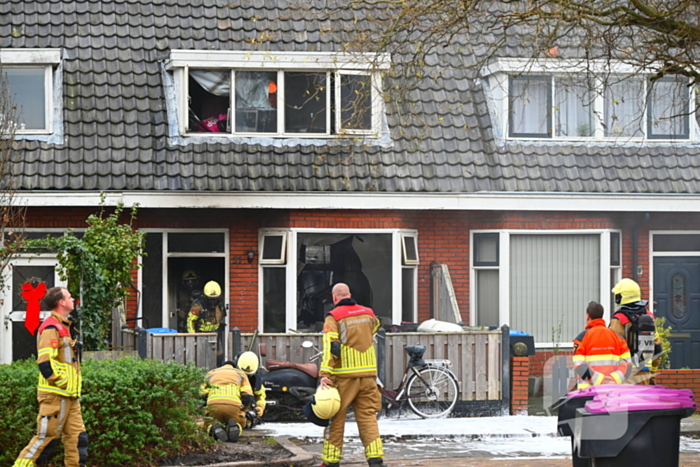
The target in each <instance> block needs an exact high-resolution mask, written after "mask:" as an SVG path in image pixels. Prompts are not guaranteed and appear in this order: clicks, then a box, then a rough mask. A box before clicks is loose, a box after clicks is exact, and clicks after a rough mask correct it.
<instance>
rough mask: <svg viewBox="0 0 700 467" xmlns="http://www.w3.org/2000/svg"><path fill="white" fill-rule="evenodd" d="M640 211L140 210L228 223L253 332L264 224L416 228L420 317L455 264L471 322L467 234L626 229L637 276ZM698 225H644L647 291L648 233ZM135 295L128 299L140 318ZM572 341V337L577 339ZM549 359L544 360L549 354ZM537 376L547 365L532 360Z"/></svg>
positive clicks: (44, 219)
mask: <svg viewBox="0 0 700 467" xmlns="http://www.w3.org/2000/svg"><path fill="white" fill-rule="evenodd" d="M96 211H97V208H89V207H76V208H31V209H29V210H28V221H27V226H28V227H85V219H86V218H87V216H88V215H90V214H92V213H94V212H96ZM641 218H642V214H640V213H595V212H592V213H588V212H586V213H571V212H494V211H417V210H416V211H375V210H371V209H367V210H352V211H350V210H327V211H314V210H252V209H251V210H233V209H145V208H143V209H140V210H139V216H138V219H137V221H136V224H135V226H136V227H139V228H172V229H174V228H226V229H228V230H229V232H230V235H229V237H230V244H229V248H230V259H229V269H230V277H229V280H230V284H231V289H230V298H231V309H232V313H230V314H229V316H230V317H231V325H232V326H238V327H239V328H241V329H242V330H244V331H251V330H252V329H254V328H255V327H257V322H258V310H257V308H258V286H259V280H258V266H257V260H258V258H257V257H256V258H255V261H254V262H253V263H252V264H249V263H248V261H247V259H246V257H245V251H246V250H248V249H249V248H253V249H255V250H256V252H257V251H258V231H259V229H260V228H262V227H282V228H284V227H294V228H327V229H397V228H401V229H414V230H417V231H418V252H419V257H420V262H421V264H420V266H419V267H418V292H417V295H418V297H417V299H418V318H419V321H422V320H426V319H429V318H430V278H431V276H430V273H431V270H430V264H431V262H433V261H435V262H437V263H441V264H446V265H448V267H449V269H450V274H451V276H452V281H453V285H454V288H455V293H456V297H457V302H458V304H459V307H460V311H461V312H462V317H463V319H464V320H465V321H466V322H469V306H470V303H469V251H470V250H469V248H470V245H469V234H470V231H472V230H477V229H478V230H483V229H513V230H516V229H528V230H540V229H541V230H544V231H546V230H551V229H556V230H565V229H602V228H611V229H621V230H622V242H623V246H622V256H623V275H624V276H631V275H632V263H633V261H632V259H633V258H632V227H633V226H634V225H635V223H637V222H638V221H639V220H640V219H641ZM668 229H671V230H682V229H688V230H691V229H696V230H700V214H692V213H691V214H688V213H683V214H652V216H651V220H650V222H647V223H645V224H642V225H641V226H640V228H639V237H638V238H639V245H638V248H639V256H638V264H639V265H640V266H642V268H643V272H642V274H641V275H640V276H638V282H639V283H640V286H641V287H642V293H643V295H644V296H645V297H646V296H648V292H649V279H648V272H649V264H648V260H649V248H650V246H649V241H648V233H649V230H668ZM135 307H136V300H135V299H132V300H130V301H129V316H130V317H133V316H135V309H136V308H135ZM571 337H572V338H573V336H571ZM545 360H546V359H545ZM532 363H533V365H534V367H533V368H532V371H533V373H534V374H537V372H539V371H541V365H540V363H538V362H537V361H536V360H533V362H532Z"/></svg>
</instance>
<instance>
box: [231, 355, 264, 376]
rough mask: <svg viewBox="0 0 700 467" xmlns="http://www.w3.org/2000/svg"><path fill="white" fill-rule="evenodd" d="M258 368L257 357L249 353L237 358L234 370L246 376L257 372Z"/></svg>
mask: <svg viewBox="0 0 700 467" xmlns="http://www.w3.org/2000/svg"><path fill="white" fill-rule="evenodd" d="M259 366H260V363H259V362H258V356H257V355H255V354H254V353H253V352H250V351H247V352H243V353H242V354H240V355H239V356H238V360H236V368H238V369H239V370H241V371H243V372H245V373H246V374H248V375H252V374H254V373H255V372H256V371H258V367H259Z"/></svg>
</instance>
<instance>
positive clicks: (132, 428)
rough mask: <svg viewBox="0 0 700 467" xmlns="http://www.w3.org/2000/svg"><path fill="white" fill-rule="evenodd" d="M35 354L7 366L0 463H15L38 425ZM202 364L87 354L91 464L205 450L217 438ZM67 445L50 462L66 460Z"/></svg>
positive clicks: (150, 461) (0, 395)
mask: <svg viewBox="0 0 700 467" xmlns="http://www.w3.org/2000/svg"><path fill="white" fill-rule="evenodd" d="M37 379H38V370H37V367H36V362H34V361H30V360H28V361H21V362H15V363H13V364H12V365H9V366H8V365H3V366H0V380H2V381H11V382H12V384H3V385H2V386H1V387H0V405H2V406H4V407H8V408H10V410H5V411H3V413H4V415H0V423H1V424H2V425H1V426H3V428H4V429H3V430H2V431H0V465H12V462H13V461H14V458H15V457H16V456H17V455H18V454H19V452H20V451H21V450H22V448H24V446H25V445H26V444H27V442H28V441H29V439H30V438H31V437H32V436H33V434H34V432H35V430H36V416H37V410H38V405H37V402H36V383H37ZM203 383H204V372H203V371H202V369H200V368H197V367H195V366H192V365H187V366H185V365H180V364H177V363H168V364H166V363H163V362H161V361H157V360H134V359H130V358H126V359H122V360H117V361H94V360H87V361H85V362H84V364H83V396H82V397H81V400H80V401H81V405H82V409H83V421H84V422H85V427H86V430H87V433H88V437H89V439H90V445H89V448H88V463H87V464H88V465H90V466H102V467H110V466H124V465H129V466H134V467H136V466H153V465H158V463H159V461H160V460H161V459H162V458H165V457H174V456H176V455H182V454H185V453H187V452H190V451H194V450H201V449H203V448H205V447H206V446H208V445H209V444H210V443H211V440H210V438H209V437H208V436H206V434H205V433H204V432H203V430H202V429H201V428H200V427H199V426H198V425H197V423H196V422H197V420H198V419H201V418H202V413H203V412H202V409H201V408H200V399H199V389H200V387H201V385H202V384H203ZM62 452H63V447H62V445H59V446H57V448H56V451H55V454H56V455H55V456H54V457H53V458H52V459H51V461H52V463H51V464H50V465H56V466H58V465H62V464H61V463H60V461H61V459H62V457H63V455H62Z"/></svg>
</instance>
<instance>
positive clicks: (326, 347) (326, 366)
mask: <svg viewBox="0 0 700 467" xmlns="http://www.w3.org/2000/svg"><path fill="white" fill-rule="evenodd" d="M337 339H338V333H337V332H332V331H331V332H324V333H323V356H322V361H321V368H320V371H321V372H327V373H331V374H333V367H332V366H331V359H332V358H333V354H331V342H332V340H337Z"/></svg>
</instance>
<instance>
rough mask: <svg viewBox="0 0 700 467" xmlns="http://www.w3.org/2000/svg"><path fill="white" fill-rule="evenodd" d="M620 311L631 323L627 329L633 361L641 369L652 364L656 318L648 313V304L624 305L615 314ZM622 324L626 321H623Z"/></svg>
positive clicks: (628, 344)
mask: <svg viewBox="0 0 700 467" xmlns="http://www.w3.org/2000/svg"><path fill="white" fill-rule="evenodd" d="M645 305H646V303H645ZM620 313H621V314H623V315H624V316H625V317H626V318H627V321H628V322H629V323H630V327H629V329H628V330H627V346H628V347H629V348H630V354H631V356H632V363H634V366H635V367H637V368H640V369H641V368H645V367H648V366H651V361H652V359H653V358H654V339H655V337H656V336H655V333H656V324H655V323H654V318H653V317H652V316H651V315H649V314H647V310H646V306H634V307H630V306H624V305H623V306H622V307H620V308H619V309H618V311H617V312H616V313H615V314H616V315H617V314H620ZM613 316H614V315H613ZM618 318H619V316H618ZM622 321H623V320H621V322H622ZM622 324H625V323H624V322H623V323H622Z"/></svg>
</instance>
